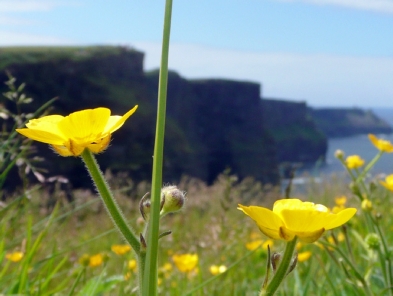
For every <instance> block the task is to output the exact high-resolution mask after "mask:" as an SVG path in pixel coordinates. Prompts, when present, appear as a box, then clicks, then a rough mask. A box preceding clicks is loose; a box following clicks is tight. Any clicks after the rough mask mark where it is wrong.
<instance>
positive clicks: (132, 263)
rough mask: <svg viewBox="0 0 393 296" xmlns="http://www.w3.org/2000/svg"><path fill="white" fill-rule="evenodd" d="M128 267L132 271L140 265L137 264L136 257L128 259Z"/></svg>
mask: <svg viewBox="0 0 393 296" xmlns="http://www.w3.org/2000/svg"><path fill="white" fill-rule="evenodd" d="M127 267H128V269H129V270H132V271H136V269H137V267H138V265H137V264H136V260H135V259H131V260H129V261H128V264H127Z"/></svg>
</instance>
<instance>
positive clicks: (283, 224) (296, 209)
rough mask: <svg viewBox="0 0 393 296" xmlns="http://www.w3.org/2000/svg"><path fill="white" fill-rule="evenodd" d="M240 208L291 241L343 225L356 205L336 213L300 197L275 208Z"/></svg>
mask: <svg viewBox="0 0 393 296" xmlns="http://www.w3.org/2000/svg"><path fill="white" fill-rule="evenodd" d="M238 209H239V210H241V211H242V212H243V213H244V214H246V215H247V216H249V217H250V218H251V219H253V220H254V221H255V223H257V225H258V227H259V230H260V231H261V232H262V233H264V234H265V235H267V236H268V237H270V238H272V239H282V240H285V241H291V240H293V239H294V238H295V236H297V237H298V238H299V240H300V241H302V242H305V243H312V242H314V241H316V240H317V239H318V238H319V237H321V235H322V234H323V233H324V232H325V230H328V229H332V228H336V227H338V226H341V225H342V224H344V223H346V222H347V221H348V220H349V219H351V218H352V217H353V215H355V213H356V209H355V208H347V209H344V210H342V211H340V212H339V213H337V214H334V213H332V212H330V211H329V209H328V208H327V207H325V206H323V205H320V204H314V203H312V202H303V201H301V200H299V199H281V200H277V201H276V202H275V203H274V206H273V211H271V210H269V209H266V208H263V207H257V206H249V207H247V206H243V205H240V204H239V207H238Z"/></svg>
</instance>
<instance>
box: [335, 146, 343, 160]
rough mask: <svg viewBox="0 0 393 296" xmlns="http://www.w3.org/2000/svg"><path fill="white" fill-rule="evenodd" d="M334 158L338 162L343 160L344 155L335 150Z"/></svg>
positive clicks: (340, 151)
mask: <svg viewBox="0 0 393 296" xmlns="http://www.w3.org/2000/svg"><path fill="white" fill-rule="evenodd" d="M334 156H335V157H336V158H338V159H340V160H344V157H345V153H344V151H342V150H340V149H337V150H336V152H334Z"/></svg>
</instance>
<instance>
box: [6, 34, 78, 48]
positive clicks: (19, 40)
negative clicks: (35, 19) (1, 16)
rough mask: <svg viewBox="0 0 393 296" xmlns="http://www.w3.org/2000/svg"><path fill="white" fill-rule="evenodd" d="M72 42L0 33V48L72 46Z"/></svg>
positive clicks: (46, 37)
mask: <svg viewBox="0 0 393 296" xmlns="http://www.w3.org/2000/svg"><path fill="white" fill-rule="evenodd" d="M73 44H74V42H73V41H72V40H67V39H62V38H58V37H53V36H41V35H33V34H21V33H15V32H9V31H0V46H26V45H30V46H32V45H33V46H34V45H73Z"/></svg>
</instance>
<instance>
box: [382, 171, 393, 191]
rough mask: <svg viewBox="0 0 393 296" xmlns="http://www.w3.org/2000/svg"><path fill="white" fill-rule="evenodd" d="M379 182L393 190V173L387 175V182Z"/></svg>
mask: <svg viewBox="0 0 393 296" xmlns="http://www.w3.org/2000/svg"><path fill="white" fill-rule="evenodd" d="M379 183H381V184H382V185H383V186H384V187H386V188H387V189H388V190H390V191H393V174H391V175H388V176H386V178H385V182H384V181H379Z"/></svg>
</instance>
